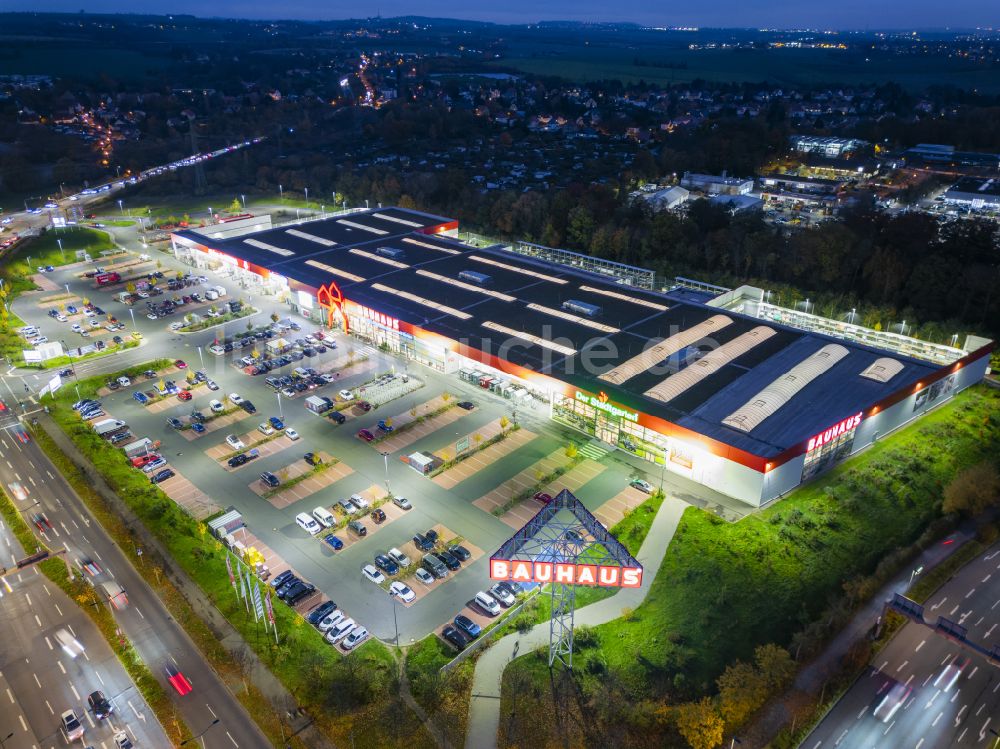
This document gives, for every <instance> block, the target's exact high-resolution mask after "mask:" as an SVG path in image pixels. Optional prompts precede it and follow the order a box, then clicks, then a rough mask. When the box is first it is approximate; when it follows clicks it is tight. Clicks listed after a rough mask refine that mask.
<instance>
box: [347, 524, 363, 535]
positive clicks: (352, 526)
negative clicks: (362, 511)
mask: <svg viewBox="0 0 1000 749" xmlns="http://www.w3.org/2000/svg"><path fill="white" fill-rule="evenodd" d="M347 527H348V528H350V529H351V530H352V531H354V532H355V533H357V534H358V535H359V536H367V535H368V529H367V528H366V527H365V524H364V523H362V522H361V521H360V520H352V521H351V522H349V523H348V524H347Z"/></svg>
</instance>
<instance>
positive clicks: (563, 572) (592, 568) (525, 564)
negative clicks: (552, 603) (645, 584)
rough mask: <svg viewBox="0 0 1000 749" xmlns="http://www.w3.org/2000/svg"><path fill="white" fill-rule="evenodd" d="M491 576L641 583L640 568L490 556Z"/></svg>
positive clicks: (620, 585)
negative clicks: (491, 557)
mask: <svg viewBox="0 0 1000 749" xmlns="http://www.w3.org/2000/svg"><path fill="white" fill-rule="evenodd" d="M490 579H492V580H513V581H514V582H518V583H540V584H545V583H560V584H563V585H595V586H598V587H602V588H638V587H639V586H640V585H642V567H613V566H608V565H603V564H578V563H575V562H542V561H529V560H525V559H496V558H493V559H490Z"/></svg>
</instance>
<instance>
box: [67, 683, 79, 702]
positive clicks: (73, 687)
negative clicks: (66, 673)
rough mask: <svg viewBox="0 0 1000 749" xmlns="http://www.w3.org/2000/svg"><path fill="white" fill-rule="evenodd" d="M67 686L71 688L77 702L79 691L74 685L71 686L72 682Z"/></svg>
mask: <svg viewBox="0 0 1000 749" xmlns="http://www.w3.org/2000/svg"><path fill="white" fill-rule="evenodd" d="M69 688H70V689H71V690H73V696H74V697H76V700H77V702H79V701H80V693H79V692H77V691H76V687H75V686H73V685H72V684H70V685H69Z"/></svg>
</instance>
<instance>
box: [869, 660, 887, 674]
mask: <svg viewBox="0 0 1000 749" xmlns="http://www.w3.org/2000/svg"><path fill="white" fill-rule="evenodd" d="M888 665H889V661H884V662H883V663H882V665H881V666H879V667H878V671H875V672H874V673H873V674H872V676H878V675H879V674H880V673H881V672H882V671H883V670H884V669H885V667H886V666H888Z"/></svg>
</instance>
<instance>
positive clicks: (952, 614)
mask: <svg viewBox="0 0 1000 749" xmlns="http://www.w3.org/2000/svg"><path fill="white" fill-rule="evenodd" d="M958 607H959V604H957V603H956V604H955V608H953V609H952V610H951V613H950V614H948V616H955V612H956V611H958Z"/></svg>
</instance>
